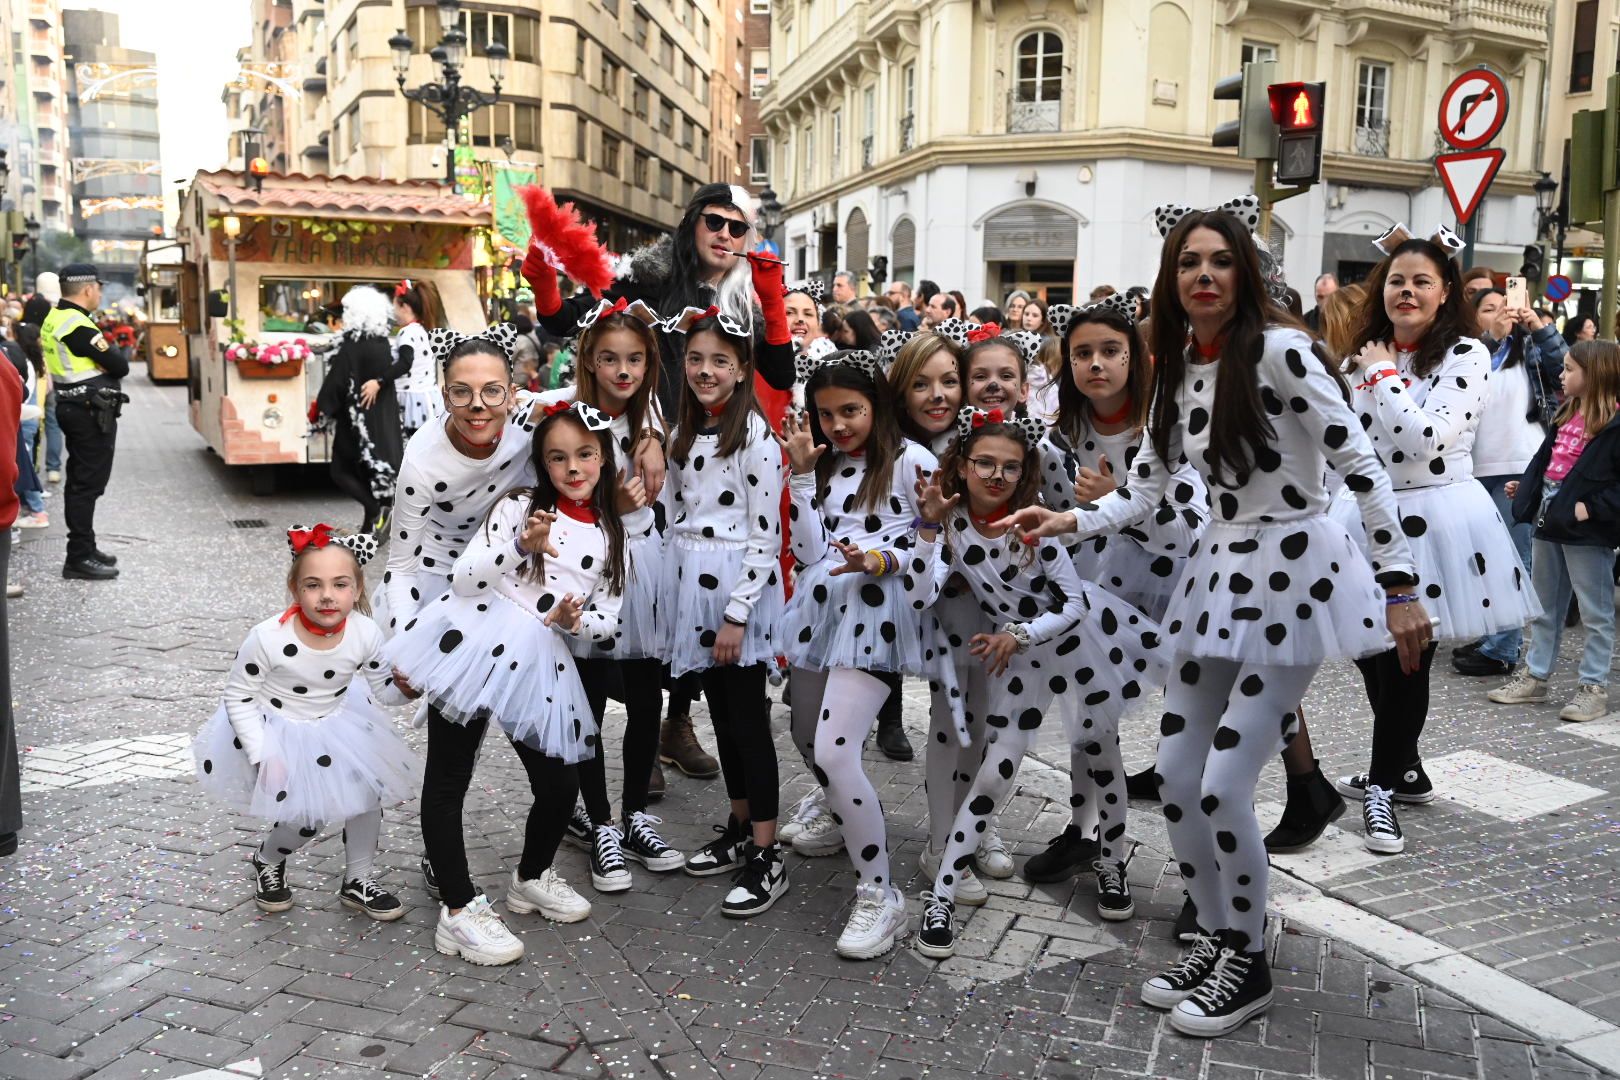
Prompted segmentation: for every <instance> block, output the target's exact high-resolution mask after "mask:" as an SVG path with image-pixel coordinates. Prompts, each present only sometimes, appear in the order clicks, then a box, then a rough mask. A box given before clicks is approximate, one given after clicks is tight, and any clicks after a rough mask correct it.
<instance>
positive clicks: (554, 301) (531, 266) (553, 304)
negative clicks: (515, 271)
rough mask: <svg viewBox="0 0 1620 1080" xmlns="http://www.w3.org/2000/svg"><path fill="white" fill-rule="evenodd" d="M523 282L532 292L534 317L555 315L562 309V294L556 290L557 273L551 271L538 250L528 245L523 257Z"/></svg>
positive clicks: (532, 245)
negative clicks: (525, 282) (526, 252)
mask: <svg viewBox="0 0 1620 1080" xmlns="http://www.w3.org/2000/svg"><path fill="white" fill-rule="evenodd" d="M523 280H524V281H527V282H528V283H529V287H530V288H531V289H533V290H534V311H535V314H536V315H555V314H557V312H558V311H559V310H560V309H561V308H562V293H561V292H560V291H558V289H557V271H556V270H554V269H552V266H551V264H550V263H549V262H547V261H546V257H545V255H543V254H541V251H540V248H539V247H538V246H536V245H534V244H530V245H529V253H528V254H527V255H525V256H524V257H523Z"/></svg>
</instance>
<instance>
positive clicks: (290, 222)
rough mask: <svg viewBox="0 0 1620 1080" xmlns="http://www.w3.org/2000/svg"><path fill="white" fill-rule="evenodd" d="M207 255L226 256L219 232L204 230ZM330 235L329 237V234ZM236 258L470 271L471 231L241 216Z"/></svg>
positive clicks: (360, 267)
mask: <svg viewBox="0 0 1620 1080" xmlns="http://www.w3.org/2000/svg"><path fill="white" fill-rule="evenodd" d="M209 235H210V238H211V240H212V245H211V252H212V256H211V257H212V258H215V259H224V258H227V257H228V245H227V244H226V242H225V233H224V231H223V230H221V229H220V228H219V227H218V226H215V227H213V228H211V229H210V230H209ZM329 237H330V238H329ZM236 258H237V259H238V261H242V262H272V263H286V264H289V265H293V266H309V267H328V268H334V269H337V268H343V269H353V270H364V271H366V272H368V273H369V272H372V271H375V270H409V269H412V268H418V269H439V270H471V269H472V267H473V243H472V230H471V229H469V228H467V227H466V226H459V225H438V224H426V223H411V224H406V223H403V222H389V221H374V222H362V221H327V220H325V219H314V220H313V227H312V226H311V225H310V224H306V223H305V221H304V220H303V219H295V218H263V217H243V218H242V235H241V236H240V237H238V238H237V241H236Z"/></svg>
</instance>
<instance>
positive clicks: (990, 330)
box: [967, 322, 1001, 423]
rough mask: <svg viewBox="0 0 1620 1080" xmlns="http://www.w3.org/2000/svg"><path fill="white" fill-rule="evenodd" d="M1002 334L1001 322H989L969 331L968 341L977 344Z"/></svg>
mask: <svg viewBox="0 0 1620 1080" xmlns="http://www.w3.org/2000/svg"><path fill="white" fill-rule="evenodd" d="M1000 336H1001V324H1000V323H993V322H987V323H985V324H983V325H982V326H975V327H974V328H973V329H971V330H969V331H968V335H967V337H968V341H969V342H970V343H972V344H974V345H977V344H978V343H979V342H981V341H989V340H990V339H991V338H995V337H1000ZM998 411H999V410H998ZM998 423H999V421H998Z"/></svg>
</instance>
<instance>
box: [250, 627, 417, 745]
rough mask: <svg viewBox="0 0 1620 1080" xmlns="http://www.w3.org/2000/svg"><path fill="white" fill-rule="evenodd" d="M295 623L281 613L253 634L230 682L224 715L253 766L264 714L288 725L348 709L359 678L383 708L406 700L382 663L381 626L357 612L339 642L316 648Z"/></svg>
mask: <svg viewBox="0 0 1620 1080" xmlns="http://www.w3.org/2000/svg"><path fill="white" fill-rule="evenodd" d="M296 619H297V616H296V615H295V616H293V618H290V619H288V620H287V621H286V622H282V621H281V616H279V615H277V616H273V617H271V618H268V619H266V620H264V621H263V622H261V623H259V624H257V625H255V626H254V627H253V629H251V630H249V631H248V635H247V638H246V639H244V640H243V642H242V645H241V647H240V648H238V649H237V650H236V662H235V663H234V664H232V665H231V673H230V675H229V677H227V678H226V680H225V694H224V704H225V715H226V716H227V717H228V718H229V720H230V722H231V729H232V730H233V731H235V732H236V739H237V741H238V742H239V743H241V744H242V750H243V752H244V753H246V754H247V757H248V760H249V761H251V762H252V763H253V764H255V765H258V764H259V763H260V762H261V761H262V760H263V758H264V710H266V709H268V710H270V711H272V712H276V713H280V714H281V715H282V716H285V717H286V718H287V719H289V720H300V721H312V720H319V719H321V718H322V717H324V716H327V715H330V714H331V713H333V712H335V711H337V709H338V707H339V706H340V705H342V704H343V696H344V695H345V694H347V693H348V692H349V684H350V682H351V681H352V680H353V679H354V677H355V676H356V675H360V676H363V677H364V678H365V680H366V685H367V686H368V688H369V689H370V691H371V696H372V699H373V700H374V701H376V702H377V703H378V704H382V705H401V704H404V702H405V695H404V694H402V693H400V692H399V691H398V690H397V689H395V687H394V677H393V668H392V667H390V666H389V664H388V662H387V661H386V660H384V659H383V632H382V628H381V627H379V626H378V625H377V624H376V623H374V622H372V621H371V620H370V619H369V618H367V617H366V616H364V615H362V614H360V613H359V612H351V613H350V615H349V618H348V621H347V622H346V623H345V624H344V627H343V635H342V637H340V638H338V639H337V644H336V645H334V646H332V647H331V648H330V649H317V648H314V647H312V646H310V645H308V644H307V643H305V642H304V641H302V640H301V639H300V638H299V637H298V632H297V631H296V630H295V629H293V627H294V625H295V622H296Z"/></svg>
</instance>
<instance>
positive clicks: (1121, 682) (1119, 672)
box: [992, 581, 1171, 746]
mask: <svg viewBox="0 0 1620 1080" xmlns="http://www.w3.org/2000/svg"><path fill="white" fill-rule="evenodd" d="M1081 588H1082V589H1083V590H1084V593H1085V598H1086V618H1085V621H1084V622H1083V623H1081V624H1080V625H1079V626H1078V627H1076V628H1075V629H1074V631H1073V632H1072V633H1069V634H1065V635H1063V636H1062V637H1060V638H1058V639H1057V640H1055V641H1049V642H1047V643H1045V644H1044V645H1038V646H1033V647H1031V648H1030V649H1028V650H1026V651H1025V652H1024V653H1023V654H1021V655H1020V656H1019V657H1017V658H1016V662H1022V664H1023V665H1024V666H1025V667H1026V668H1028V669H1029V670H1028V672H1027V674H1026V675H1025V677H1024V678H1023V679H1022V682H1023V686H1021V687H1017V686H1014V685H1013V684H1012V683H1011V682H1009V681H1002V687H1001V693H1002V694H1004V695H1006V697H1007V699H1008V700H1007V707H1008V708H1009V709H1013V710H1017V709H1019V706H1018V700H1019V694H1020V692H1022V693H1023V694H1025V695H1046V696H1047V697H1048V698H1049V699H1053V698H1055V699H1056V701H1057V704H1058V714H1059V716H1060V717H1061V718H1062V720H1063V727H1064V733H1065V734H1066V735H1067V736H1068V739H1069V745H1070V746H1080V745H1083V744H1085V743H1088V742H1091V741H1093V740H1094V739H1097V738H1099V736H1100V735H1101V734H1104V733H1106V734H1109V735H1112V734H1113V733H1115V732H1117V730H1118V724H1119V718H1120V717H1121V716H1122V715H1124V713H1125V710H1126V709H1128V708H1130V707H1131V705H1132V704H1133V703H1134V702H1136V701H1139V700H1140V699H1141V698H1142V697H1144V696H1145V695H1148V694H1151V693H1153V692H1154V691H1155V690H1158V689H1159V688H1161V687H1162V686H1164V681H1165V676H1166V674H1167V673H1168V671H1169V668H1170V657H1171V654H1170V650H1169V647H1168V645H1167V643H1166V641H1165V638H1164V635H1163V634H1162V633H1161V631H1160V629H1159V624H1158V623H1156V622H1154V621H1153V620H1152V619H1150V618H1148V617H1147V616H1146V615H1145V614H1143V613H1142V612H1141V611H1139V610H1138V609H1137V608H1136V607H1135V606H1133V605H1131V604H1128V603H1126V602H1125V601H1123V600H1121V599H1120V598H1119V597H1117V596H1114V595H1113V594H1112V593H1110V592H1109V591H1108V590H1106V589H1102V588H1098V587H1097V586H1096V585H1093V584H1092V583H1091V582H1089V581H1082V582H1081ZM997 681H998V680H992V685H994V684H995V683H996V682H997ZM1043 708H1044V706H1043ZM1012 715H1013V716H1014V718H1015V719H1016V717H1017V715H1018V713H1017V712H1013V713H1012Z"/></svg>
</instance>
